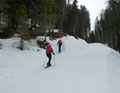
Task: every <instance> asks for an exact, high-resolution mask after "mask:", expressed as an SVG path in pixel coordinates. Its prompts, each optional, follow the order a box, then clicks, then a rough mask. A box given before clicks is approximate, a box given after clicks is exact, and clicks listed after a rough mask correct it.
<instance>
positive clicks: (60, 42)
mask: <svg viewBox="0 0 120 93" xmlns="http://www.w3.org/2000/svg"><path fill="white" fill-rule="evenodd" d="M61 46H62V41H61V40H59V41H58V48H59V49H58V53H60V52H61Z"/></svg>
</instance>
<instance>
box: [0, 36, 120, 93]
mask: <svg viewBox="0 0 120 93" xmlns="http://www.w3.org/2000/svg"><path fill="white" fill-rule="evenodd" d="M18 40H19V39H17V38H10V39H6V40H0V42H1V43H2V45H3V48H2V49H0V93H120V88H119V87H120V54H119V53H117V52H116V51H114V50H112V49H110V48H108V47H106V46H104V45H102V44H87V43H86V42H85V41H84V40H81V39H79V40H76V39H75V38H73V37H72V36H67V37H63V38H62V41H63V46H62V53H61V54H58V53H57V41H58V40H54V41H50V40H48V41H49V42H50V43H51V45H52V47H53V50H54V52H55V53H56V55H55V56H53V59H52V65H53V66H52V67H50V68H48V69H44V68H43V65H44V62H45V63H46V62H47V61H46V60H47V57H46V55H45V50H43V49H40V48H38V47H37V45H35V43H34V41H33V45H29V49H30V50H25V51H20V50H18V49H16V48H14V47H11V46H12V44H13V43H15V42H16V41H18ZM38 49H39V50H40V51H37V50H38ZM54 62H55V67H54ZM44 66H45V65H44Z"/></svg>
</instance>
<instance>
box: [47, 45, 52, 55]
mask: <svg viewBox="0 0 120 93" xmlns="http://www.w3.org/2000/svg"><path fill="white" fill-rule="evenodd" d="M46 53H47V54H48V53H52V49H51V46H50V45H48V46H47V49H46Z"/></svg>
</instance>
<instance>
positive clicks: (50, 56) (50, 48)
mask: <svg viewBox="0 0 120 93" xmlns="http://www.w3.org/2000/svg"><path fill="white" fill-rule="evenodd" d="M52 53H53V55H55V53H54V52H53V49H52V47H51V45H50V44H48V45H47V48H46V55H47V57H48V59H49V60H48V63H47V67H49V66H51V63H50V62H51V58H52Z"/></svg>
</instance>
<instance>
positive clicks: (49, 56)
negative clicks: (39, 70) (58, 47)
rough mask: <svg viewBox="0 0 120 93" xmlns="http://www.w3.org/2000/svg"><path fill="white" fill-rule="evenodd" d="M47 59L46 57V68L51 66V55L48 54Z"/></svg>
mask: <svg viewBox="0 0 120 93" xmlns="http://www.w3.org/2000/svg"><path fill="white" fill-rule="evenodd" d="M47 57H48V59H49V60H48V63H47V66H50V65H51V63H50V62H51V58H52V54H51V53H48V54H47Z"/></svg>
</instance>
